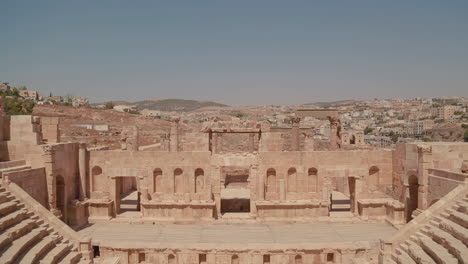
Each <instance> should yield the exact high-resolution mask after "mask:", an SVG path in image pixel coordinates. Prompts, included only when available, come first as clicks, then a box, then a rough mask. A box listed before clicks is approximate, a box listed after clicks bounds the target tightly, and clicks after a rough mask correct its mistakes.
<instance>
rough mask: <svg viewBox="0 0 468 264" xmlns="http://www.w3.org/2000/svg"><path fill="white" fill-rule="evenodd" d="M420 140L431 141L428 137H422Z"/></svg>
mask: <svg viewBox="0 0 468 264" xmlns="http://www.w3.org/2000/svg"><path fill="white" fill-rule="evenodd" d="M421 140H422V141H424V142H431V141H432V140H431V139H430V138H428V137H423V138H422V139H421Z"/></svg>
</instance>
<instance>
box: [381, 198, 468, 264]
mask: <svg viewBox="0 0 468 264" xmlns="http://www.w3.org/2000/svg"><path fill="white" fill-rule="evenodd" d="M428 220H429V221H427V222H426V224H424V225H421V227H420V228H419V230H417V232H416V233H414V234H412V235H411V236H410V237H409V239H406V240H405V241H404V242H403V243H400V244H399V245H398V246H397V247H396V248H395V250H394V251H393V253H392V255H391V258H389V259H387V260H386V261H385V262H384V263H391V264H394V263H397V264H413V263H424V264H426V263H427V264H431V263H434V264H435V263H437V264H462V263H468V195H467V194H466V191H465V192H464V195H463V196H462V197H461V199H457V200H456V201H455V203H453V204H452V205H451V206H449V207H448V208H444V210H443V211H442V212H441V213H439V214H434V215H433V216H432V217H430V218H429V219H428Z"/></svg>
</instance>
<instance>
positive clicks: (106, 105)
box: [104, 101, 114, 109]
mask: <svg viewBox="0 0 468 264" xmlns="http://www.w3.org/2000/svg"><path fill="white" fill-rule="evenodd" d="M104 108H105V109H114V103H112V101H111V102H107V103H106V104H105V106H104Z"/></svg>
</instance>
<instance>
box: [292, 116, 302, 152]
mask: <svg viewBox="0 0 468 264" xmlns="http://www.w3.org/2000/svg"><path fill="white" fill-rule="evenodd" d="M291 122H292V129H291V150H292V151H299V140H300V130H299V124H300V122H301V118H300V117H293V118H291Z"/></svg>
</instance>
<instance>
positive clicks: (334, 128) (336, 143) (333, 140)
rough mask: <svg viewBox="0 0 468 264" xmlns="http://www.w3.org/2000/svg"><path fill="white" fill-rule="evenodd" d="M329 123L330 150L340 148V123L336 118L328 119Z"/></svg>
mask: <svg viewBox="0 0 468 264" xmlns="http://www.w3.org/2000/svg"><path fill="white" fill-rule="evenodd" d="M328 120H329V121H330V150H337V149H339V148H341V136H340V135H341V121H340V119H339V118H337V117H328Z"/></svg>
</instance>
